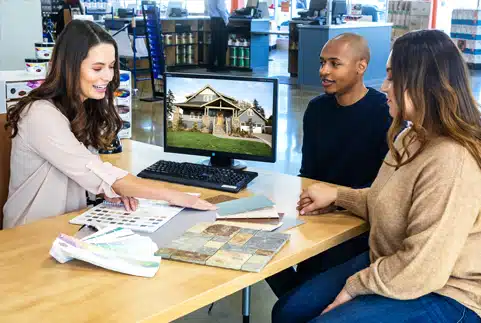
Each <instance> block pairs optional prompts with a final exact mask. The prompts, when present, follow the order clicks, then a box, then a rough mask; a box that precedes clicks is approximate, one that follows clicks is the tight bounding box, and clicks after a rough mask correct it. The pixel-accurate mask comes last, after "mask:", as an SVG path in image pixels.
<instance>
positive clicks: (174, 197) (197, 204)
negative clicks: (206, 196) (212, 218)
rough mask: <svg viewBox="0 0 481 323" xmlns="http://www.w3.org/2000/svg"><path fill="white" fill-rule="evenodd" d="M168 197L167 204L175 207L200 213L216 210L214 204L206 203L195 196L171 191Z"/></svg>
mask: <svg viewBox="0 0 481 323" xmlns="http://www.w3.org/2000/svg"><path fill="white" fill-rule="evenodd" d="M169 195H170V197H169V199H168V202H169V203H170V204H172V205H175V206H181V207H188V208H192V209H197V210H202V211H207V210H216V209H217V207H216V206H215V205H214V204H211V203H209V202H206V201H204V200H202V199H200V198H198V197H197V196H193V195H190V194H186V193H182V192H177V191H172V192H171V193H170V194H169Z"/></svg>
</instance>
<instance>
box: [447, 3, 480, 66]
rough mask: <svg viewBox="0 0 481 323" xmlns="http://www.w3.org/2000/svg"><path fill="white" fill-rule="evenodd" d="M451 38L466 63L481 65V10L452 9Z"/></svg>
mask: <svg viewBox="0 0 481 323" xmlns="http://www.w3.org/2000/svg"><path fill="white" fill-rule="evenodd" d="M451 38H452V39H453V41H454V43H455V44H456V45H457V46H458V48H459V50H460V51H461V52H462V53H463V57H464V59H465V61H466V63H468V64H470V65H473V67H481V10H475V9H455V10H453V15H452V21H451Z"/></svg>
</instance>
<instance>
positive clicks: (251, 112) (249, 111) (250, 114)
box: [247, 109, 254, 117]
mask: <svg viewBox="0 0 481 323" xmlns="http://www.w3.org/2000/svg"><path fill="white" fill-rule="evenodd" d="M247 115H248V116H249V117H253V116H254V111H252V109H249V110H248V111H247Z"/></svg>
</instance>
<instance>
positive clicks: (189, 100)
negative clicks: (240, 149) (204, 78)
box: [172, 85, 267, 135]
mask: <svg viewBox="0 0 481 323" xmlns="http://www.w3.org/2000/svg"><path fill="white" fill-rule="evenodd" d="M185 98H186V100H185V102H180V103H175V107H176V109H175V111H174V114H173V117H172V121H173V125H174V130H175V128H176V125H177V124H178V120H179V118H182V124H183V127H185V129H191V128H193V127H197V129H199V130H201V131H202V132H205V133H213V134H217V135H230V134H231V133H232V132H235V131H238V130H243V131H246V132H251V133H263V131H264V129H265V126H266V122H267V120H266V118H265V117H264V116H262V115H261V114H260V113H259V112H258V111H257V110H256V109H254V108H253V106H252V104H250V103H247V102H243V101H242V102H241V101H238V100H236V99H235V98H233V97H231V96H228V95H225V94H222V93H220V92H218V91H216V90H215V89H214V88H213V87H211V86H210V85H206V86H205V87H203V88H202V89H200V90H199V91H197V92H195V93H193V94H190V95H187V96H186V97H185ZM194 124H196V125H194Z"/></svg>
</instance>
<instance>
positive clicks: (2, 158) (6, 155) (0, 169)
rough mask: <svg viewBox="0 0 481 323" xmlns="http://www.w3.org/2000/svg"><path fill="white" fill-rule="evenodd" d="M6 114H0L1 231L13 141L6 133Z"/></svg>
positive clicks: (7, 132) (8, 133)
mask: <svg viewBox="0 0 481 323" xmlns="http://www.w3.org/2000/svg"><path fill="white" fill-rule="evenodd" d="M6 121H7V115H6V114H0V229H1V228H2V225H3V205H4V204H5V202H6V201H7V196H8V185H9V182H10V151H11V149H12V140H11V139H10V132H9V131H5V127H4V126H5V122H6Z"/></svg>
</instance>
